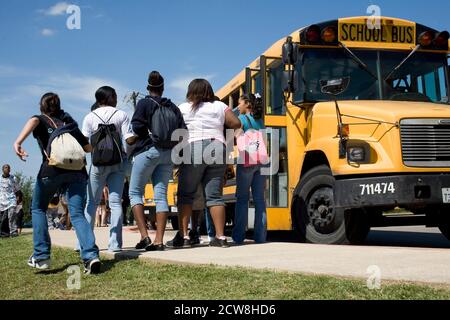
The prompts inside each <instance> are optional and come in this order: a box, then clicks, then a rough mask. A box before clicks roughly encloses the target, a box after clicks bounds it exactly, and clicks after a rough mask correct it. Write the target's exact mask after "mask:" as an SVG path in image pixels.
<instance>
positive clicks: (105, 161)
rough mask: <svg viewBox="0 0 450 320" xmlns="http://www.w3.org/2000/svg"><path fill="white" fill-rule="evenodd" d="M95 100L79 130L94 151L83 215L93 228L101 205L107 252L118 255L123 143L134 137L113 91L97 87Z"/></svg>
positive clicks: (120, 241) (127, 118)
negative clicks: (105, 228) (107, 231)
mask: <svg viewBox="0 0 450 320" xmlns="http://www.w3.org/2000/svg"><path fill="white" fill-rule="evenodd" d="M95 100H96V102H95V104H94V105H93V106H92V109H93V111H92V112H91V113H89V114H88V115H87V116H86V117H85V118H84V121H83V129H82V132H83V134H84V135H85V136H86V137H87V138H89V139H90V141H91V144H92V146H93V148H94V150H93V152H92V165H91V167H90V170H89V183H88V199H87V207H86V212H85V214H86V218H87V219H88V221H89V222H90V223H91V225H92V227H94V224H95V217H96V212H97V207H98V206H99V205H100V206H102V219H101V226H102V227H107V226H108V220H109V218H110V222H111V223H110V229H109V244H108V250H109V251H112V252H118V251H121V250H122V245H123V240H122V226H123V219H122V193H123V187H124V181H125V173H126V169H127V163H128V159H127V156H126V152H125V151H126V150H125V148H124V146H123V143H122V141H127V142H132V141H133V140H134V134H133V132H132V131H131V130H130V118H129V117H128V114H127V113H126V112H125V111H123V110H118V109H117V93H116V90H115V89H114V88H111V87H108V86H104V87H101V88H99V89H98V90H97V91H96V93H95ZM106 186H108V187H106ZM102 195H103V197H102ZM100 202H101V204H100ZM109 209H110V211H109ZM109 212H111V216H109Z"/></svg>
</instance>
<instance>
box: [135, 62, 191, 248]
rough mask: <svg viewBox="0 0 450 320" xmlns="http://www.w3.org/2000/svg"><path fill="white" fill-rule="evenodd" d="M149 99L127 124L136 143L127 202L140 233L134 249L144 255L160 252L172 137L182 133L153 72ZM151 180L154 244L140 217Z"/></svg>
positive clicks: (179, 121)
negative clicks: (150, 252) (140, 250)
mask: <svg viewBox="0 0 450 320" xmlns="http://www.w3.org/2000/svg"><path fill="white" fill-rule="evenodd" d="M148 83H149V85H148V87H147V88H148V90H149V93H150V95H149V96H147V97H146V98H145V99H142V100H141V101H139V103H138V105H137V107H136V111H135V113H134V115H133V119H132V120H131V125H132V128H133V131H134V133H135V134H136V135H137V136H138V142H137V143H136V147H135V149H134V154H133V157H134V162H133V170H132V172H131V181H130V202H131V207H132V210H133V214H134V218H135V220H136V224H137V226H138V228H139V232H140V233H141V241H140V242H139V243H138V244H137V245H136V249H145V250H147V251H162V250H164V245H163V237H164V231H165V228H166V223H167V216H168V213H169V207H168V204H167V185H168V183H169V179H170V178H171V177H172V169H173V163H172V159H171V155H172V148H173V147H174V146H175V145H176V144H177V142H176V141H172V133H174V131H175V130H177V129H186V124H185V123H184V120H183V116H182V114H181V112H180V110H179V109H178V107H177V106H176V105H175V104H173V103H172V102H171V101H170V100H169V99H166V98H163V97H162V94H163V91H164V78H163V77H162V76H161V75H160V74H159V72H157V71H153V72H151V73H150V76H149V79H148ZM149 180H151V182H152V185H153V193H154V201H155V203H156V222H157V231H156V238H155V241H154V243H152V241H151V240H150V238H149V236H148V232H147V225H146V222H145V216H144V206H143V201H142V200H143V196H144V190H145V185H146V184H147V183H148V182H149Z"/></svg>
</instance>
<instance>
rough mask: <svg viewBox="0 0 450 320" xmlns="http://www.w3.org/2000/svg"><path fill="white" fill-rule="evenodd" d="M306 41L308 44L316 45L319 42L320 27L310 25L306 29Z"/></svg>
mask: <svg viewBox="0 0 450 320" xmlns="http://www.w3.org/2000/svg"><path fill="white" fill-rule="evenodd" d="M305 36H306V41H308V42H309V43H318V42H319V41H320V27H319V26H318V25H312V26H310V27H309V28H308V29H306V33H305Z"/></svg>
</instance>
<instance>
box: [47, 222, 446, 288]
mask: <svg viewBox="0 0 450 320" xmlns="http://www.w3.org/2000/svg"><path fill="white" fill-rule="evenodd" d="M50 233H51V238H52V243H53V245H56V246H60V247H67V248H71V249H73V248H75V243H76V236H75V233H74V232H73V231H60V230H54V231H51V232H50ZM95 234H96V238H97V244H98V246H99V248H100V249H101V250H102V254H105V255H107V256H109V257H114V256H117V257H118V258H119V257H128V258H139V259H148V260H153V261H161V262H168V263H177V264H179V263H181V264H203V265H204V264H214V265H219V266H240V267H248V268H257V269H270V270H277V271H289V272H301V273H306V274H316V275H319V274H320V275H334V276H344V277H356V278H363V279H367V278H368V276H369V275H368V274H367V269H368V267H369V266H373V265H375V266H378V267H379V268H380V270H381V277H382V280H383V279H384V280H400V281H413V282H427V283H436V284H445V285H450V250H449V249H445V248H443V249H436V248H408V247H386V246H326V245H312V244H302V243H284V242H273V243H267V244H263V245H256V244H252V243H251V242H249V244H247V245H244V246H236V247H230V248H227V249H222V248H210V247H208V246H206V244H205V245H201V246H199V247H196V248H193V249H178V250H166V251H164V252H144V251H137V250H134V246H135V244H136V243H137V242H138V241H139V239H140V236H139V234H138V232H137V231H136V230H135V228H125V229H124V251H123V252H121V253H118V254H112V253H109V252H107V251H106V249H107V245H108V237H109V228H99V229H96V230H95ZM151 235H152V238H153V236H154V234H151ZM174 235H175V232H173V231H167V232H166V239H165V241H167V240H170V239H172V238H173V236H174ZM204 239H205V237H204Z"/></svg>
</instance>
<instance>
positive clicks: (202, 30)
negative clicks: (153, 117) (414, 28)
mask: <svg viewBox="0 0 450 320" xmlns="http://www.w3.org/2000/svg"><path fill="white" fill-rule="evenodd" d="M67 4H76V5H78V6H80V7H81V30H68V29H67V28H66V20H67V18H68V15H67V14H66V13H65V8H66V6H67ZM371 4H376V5H379V6H380V7H381V10H382V11H381V14H382V15H384V16H392V17H399V18H404V19H409V20H412V21H416V22H419V23H423V24H425V25H429V26H430V27H434V28H436V29H438V30H444V29H445V30H448V29H450V22H449V18H448V12H450V3H449V2H448V1H444V0H441V1H438V0H427V1H412V0H410V1H385V0H382V1H381V0H380V1H363V0H360V1H357V0H351V1H328V0H322V1H303V0H293V1H290V0H285V1H279V0H245V1H244V0H186V1H183V0H164V1H154V0H147V1H144V0H130V1H112V0H96V1H87V0H79V1H75V0H73V1H70V0H67V1H65V2H64V1H62V2H58V1H57V0H53V1H47V0H42V1H24V0H14V1H12V0H8V1H7V0H2V1H0V163H10V164H11V165H12V167H13V171H22V172H24V173H25V174H27V175H30V176H35V175H36V173H37V171H38V168H39V165H40V153H39V151H38V148H37V146H36V143H35V141H34V139H32V138H30V139H29V140H28V141H27V143H25V145H24V147H25V148H26V150H27V151H28V152H29V154H30V158H29V160H28V162H26V163H22V162H21V161H20V160H18V159H17V157H16V156H15V155H14V153H13V151H12V144H13V142H14V140H15V137H16V136H17V135H18V133H19V132H20V130H21V128H22V126H23V124H24V123H25V121H26V120H27V119H28V118H29V117H30V116H32V115H33V114H36V113H38V102H39V98H40V96H41V95H42V94H44V93H45V92H47V91H54V92H57V93H58V94H59V95H60V97H61V99H62V103H63V107H64V108H65V109H66V110H67V111H69V112H70V113H71V114H72V115H73V116H74V118H76V119H77V120H78V121H81V120H82V119H83V117H84V116H85V115H86V114H87V112H88V110H89V108H90V106H91V104H92V103H93V102H94V101H93V99H94V92H95V90H96V89H97V88H98V87H100V86H103V85H112V86H114V87H115V88H116V89H117V91H118V94H119V96H120V97H121V98H123V97H124V96H125V95H126V94H128V93H130V92H131V91H133V90H137V91H140V92H144V91H145V88H146V80H147V75H148V73H149V72H150V71H152V70H159V71H160V72H161V73H162V74H163V75H164V77H165V79H166V95H167V96H168V97H170V98H172V99H173V100H174V101H175V102H177V103H179V102H182V101H183V98H184V96H185V94H186V87H187V84H188V83H189V81H190V80H192V79H193V78H196V77H205V78H207V79H209V80H210V81H211V83H212V84H213V86H214V88H215V89H219V88H220V87H221V86H222V85H224V84H225V83H226V82H227V81H229V80H230V79H231V78H232V77H233V76H234V75H235V74H236V73H238V72H239V71H240V70H242V68H244V67H245V66H246V65H247V64H248V63H249V62H250V61H252V60H253V59H254V58H256V57H257V56H258V55H260V54H261V53H262V52H263V51H264V50H265V49H267V48H268V47H269V46H270V45H271V44H272V43H274V42H275V41H276V40H278V39H280V38H282V37H285V36H286V35H287V34H289V33H291V32H292V31H294V30H296V29H298V28H300V27H303V26H306V25H309V24H312V23H317V22H321V21H326V20H330V19H335V18H338V17H349V16H360V15H366V10H367V7H368V6H369V5H371ZM119 105H120V106H121V107H122V108H125V109H126V108H127V106H126V103H124V102H122V101H121V102H119Z"/></svg>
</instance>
